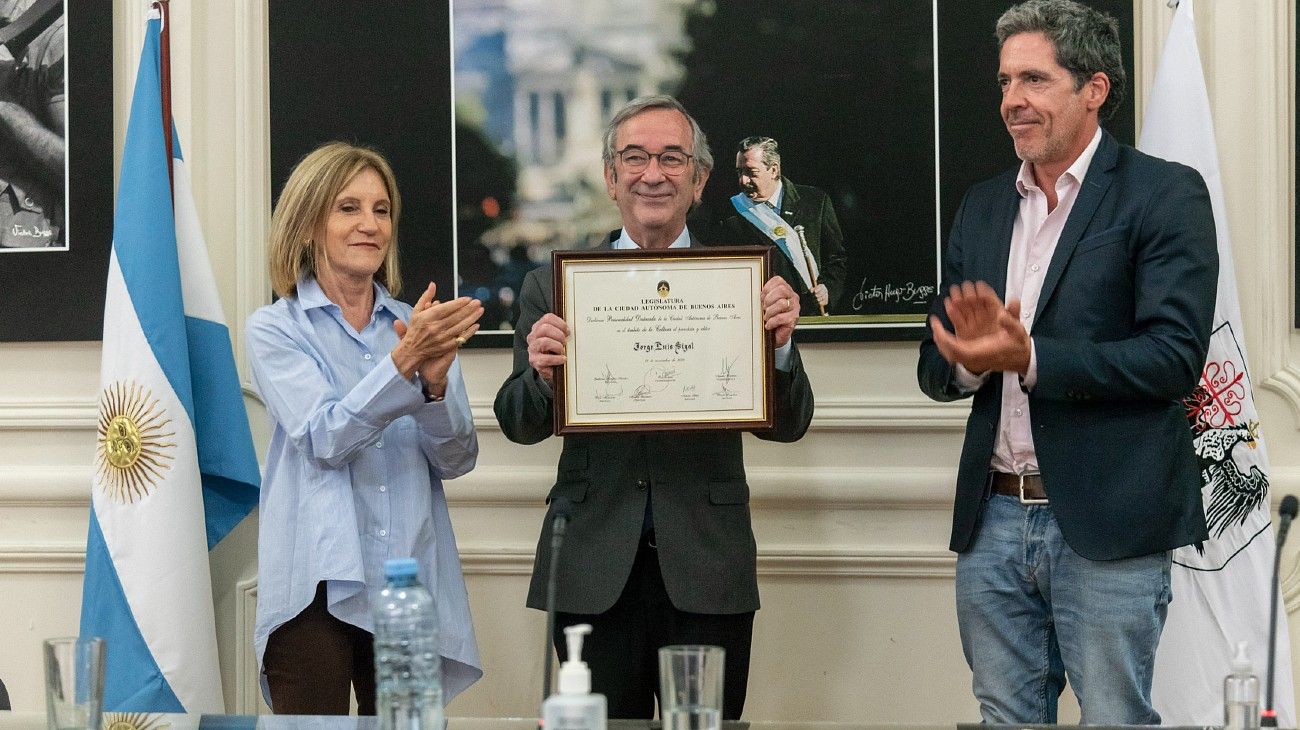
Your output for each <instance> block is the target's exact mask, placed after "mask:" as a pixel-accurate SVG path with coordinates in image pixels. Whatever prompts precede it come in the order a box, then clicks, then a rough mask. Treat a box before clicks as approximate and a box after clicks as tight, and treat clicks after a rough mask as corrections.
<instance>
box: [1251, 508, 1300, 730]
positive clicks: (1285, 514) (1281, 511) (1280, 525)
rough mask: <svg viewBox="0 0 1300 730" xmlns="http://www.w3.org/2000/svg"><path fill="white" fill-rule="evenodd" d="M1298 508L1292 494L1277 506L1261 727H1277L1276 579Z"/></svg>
mask: <svg viewBox="0 0 1300 730" xmlns="http://www.w3.org/2000/svg"><path fill="white" fill-rule="evenodd" d="M1298 510H1300V500H1297V499H1296V498H1295V495H1293V494H1288V495H1286V496H1285V497H1283V498H1282V504H1281V505H1280V506H1279V507H1278V508H1277V515H1278V520H1277V549H1276V551H1274V554H1273V590H1272V591H1271V598H1270V601H1269V604H1268V683H1267V684H1265V685H1264V709H1263V710H1262V711H1261V712H1260V713H1259V724H1260V725H1261V726H1263V727H1277V710H1274V709H1273V669H1274V666H1275V664H1276V662H1277V589H1278V585H1277V580H1278V572H1279V569H1280V568H1281V565H1282V545H1283V544H1284V543H1285V542H1286V533H1287V531H1288V530H1290V529H1291V520H1294V519H1295V516H1296V512H1297V511H1298Z"/></svg>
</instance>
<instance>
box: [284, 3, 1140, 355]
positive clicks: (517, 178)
mask: <svg viewBox="0 0 1300 730" xmlns="http://www.w3.org/2000/svg"><path fill="white" fill-rule="evenodd" d="M1010 4H1011V2H1010V0H810V1H809V2H802V3H791V2H789V1H788V0H605V1H604V2H600V3H590V2H581V1H580V0H548V1H547V2H542V1H541V0H448V2H446V3H442V2H434V3H428V2H422V1H420V0H400V1H399V2H395V3H392V4H391V5H387V6H386V9H385V12H383V13H376V12H373V11H372V9H371V8H370V7H369V6H361V7H358V8H351V7H347V4H341V5H342V7H332V8H331V10H330V12H328V13H322V12H320V9H319V7H317V6H316V5H315V4H313V3H310V2H308V1H307V0H277V2H276V3H273V4H272V5H271V6H270V13H271V82H272V83H271V107H272V120H271V122H272V124H271V128H272V141H271V147H272V155H273V164H272V176H273V180H272V182H273V186H274V187H276V188H277V189H278V186H279V185H282V184H283V180H284V177H285V176H287V174H288V170H289V169H290V168H291V167H292V164H293V163H294V162H296V160H297V159H299V158H300V157H301V156H302V155H303V154H305V153H306V152H307V151H309V150H310V149H312V148H313V147H315V146H316V145H317V144H320V143H321V142H324V141H326V140H328V139H333V138H340V137H341V138H344V139H348V140H351V141H357V142H362V143H366V144H372V145H374V146H376V147H378V148H379V149H380V150H381V151H383V152H385V153H386V154H388V156H389V158H390V159H391V160H392V161H393V164H394V167H395V169H396V171H397V175H398V179H399V183H400V184H401V186H402V194H403V200H404V206H403V220H402V222H401V228H402V234H401V236H402V244H401V246H402V263H403V270H404V278H405V280H406V281H407V287H406V289H407V291H408V292H411V291H415V292H418V291H422V290H423V288H424V285H425V282H427V281H430V280H432V281H435V282H436V283H437V284H438V287H439V291H440V292H444V293H445V292H449V291H454V292H456V293H458V294H462V295H469V296H473V297H475V298H477V299H479V300H481V301H482V302H483V304H484V308H485V314H484V320H483V329H482V330H481V331H480V333H479V334H478V335H477V336H475V337H474V338H473V339H472V340H471V341H470V342H471V345H473V346H485V345H486V346H494V345H495V346H509V345H510V344H511V342H512V334H513V324H514V321H515V319H516V318H517V316H518V303H517V297H518V292H519V286H520V284H521V283H522V281H523V278H524V276H525V275H526V274H527V272H528V271H529V270H531V269H533V268H536V267H537V266H540V265H542V264H543V263H544V262H546V261H548V260H549V257H550V253H551V252H552V251H555V250H584V249H589V248H592V247H594V246H598V245H600V244H602V243H604V242H605V241H608V240H609V236H610V235H611V233H614V232H616V231H617V229H618V228H619V218H618V213H617V209H616V208H615V207H614V204H613V202H612V201H611V200H610V199H609V197H608V195H607V192H606V189H605V184H604V180H603V177H602V168H601V161H600V160H601V145H602V140H601V132H602V129H603V127H604V125H605V123H606V122H607V120H608V119H609V118H610V117H611V116H612V115H613V113H614V112H615V111H617V109H618V108H619V107H620V106H621V105H622V104H624V103H626V102H627V101H628V100H630V99H632V98H635V97H637V96H641V95H645V94H652V93H668V94H672V95H674V96H676V97H677V98H678V99H679V100H680V101H681V102H682V103H683V104H684V106H685V107H686V108H687V109H688V110H689V111H690V112H691V113H692V115H693V116H694V117H696V119H697V120H698V121H699V123H700V125H701V127H702V128H703V130H704V132H705V135H706V136H707V137H708V139H709V142H710V146H711V148H712V152H713V158H714V167H713V169H712V172H711V174H710V177H709V180H708V184H707V185H706V187H705V190H704V193H703V195H702V200H701V203H700V205H699V206H698V207H697V209H696V210H694V211H693V212H692V216H691V219H690V221H689V222H688V225H689V226H690V228H691V231H692V233H693V234H695V235H696V237H697V238H700V239H702V240H703V241H704V242H706V243H714V244H719V245H751V244H755V243H763V242H765V241H767V240H768V239H770V238H773V236H768V239H765V238H763V237H762V236H763V233H762V232H761V231H760V230H759V227H758V224H753V223H752V222H751V221H749V219H748V218H747V217H746V216H745V211H743V210H741V208H740V207H737V204H738V203H739V204H740V205H741V206H742V207H745V204H744V200H743V198H746V197H749V198H750V199H751V200H752V199H753V198H754V197H755V196H753V195H748V196H747V195H746V193H747V192H752V191H750V190H748V189H747V186H748V187H752V186H750V185H749V183H748V182H747V181H746V180H745V178H743V177H742V175H741V174H740V172H741V171H740V170H739V169H738V165H737V163H738V162H743V161H744V160H743V159H738V147H739V145H740V143H741V141H742V140H745V139H747V138H766V139H771V140H774V141H775V143H776V148H777V151H778V153H779V156H780V167H779V169H780V175H781V178H782V189H783V190H784V191H787V192H785V193H783V196H784V199H783V201H782V210H781V211H780V214H781V217H782V221H772V222H771V225H770V226H768V228H767V230H768V231H769V232H772V233H773V234H776V233H777V231H776V229H777V228H783V229H785V230H784V231H783V234H784V235H783V236H777V237H783V238H784V239H785V243H786V244H788V249H789V250H790V251H791V252H792V253H791V254H790V255H789V256H788V257H786V258H785V259H784V261H788V262H789V265H786V264H785V263H783V259H781V258H778V259H777V265H776V266H775V267H774V269H775V270H776V271H777V272H778V273H782V275H783V276H786V277H787V278H790V279H794V278H795V277H799V278H800V279H803V278H804V276H805V274H804V272H805V271H806V272H807V275H808V280H807V281H798V282H796V281H792V282H791V283H792V285H794V286H795V288H796V290H801V289H803V290H807V291H808V292H809V293H811V292H812V289H813V287H812V286H811V285H813V284H820V285H822V286H823V287H824V291H823V296H822V297H821V298H818V297H803V299H804V302H803V303H804V306H803V307H801V310H802V313H803V314H804V317H803V318H802V319H801V322H800V326H799V329H798V331H797V333H796V337H797V338H799V339H800V340H802V341H827V340H907V339H916V338H919V337H920V335H921V333H922V332H923V326H924V322H925V315H926V312H927V310H928V307H929V305H930V303H931V302H932V301H933V299H934V298H935V297H936V296H937V295H939V292H938V288H939V276H940V262H941V258H942V250H943V244H944V241H945V239H946V235H947V228H948V225H949V223H950V221H951V219H952V216H953V215H954V213H955V211H956V208H957V206H958V204H959V202H960V197H961V195H962V193H963V192H964V191H965V189H966V188H967V187H968V186H969V185H971V184H972V183H974V182H977V181H979V180H982V179H984V178H987V177H990V176H992V175H995V174H997V173H998V172H1001V171H1002V170H1005V169H1006V168H1008V167H1010V166H1012V165H1014V164H1017V160H1016V158H1015V155H1014V151H1013V148H1012V145H1011V142H1010V139H1009V138H1008V136H1007V133H1006V130H1005V128H1004V127H1003V125H1002V122H1001V119H1000V117H999V113H998V105H999V92H998V88H997V85H996V81H995V79H996V74H997V62H998V59H997V56H998V52H997V46H996V40H995V39H994V37H993V26H994V22H995V21H996V19H997V17H998V15H1000V14H1001V12H1003V11H1004V10H1005V9H1006V8H1007V7H1009V6H1010ZM1093 4H1094V5H1096V6H1098V7H1100V8H1102V9H1104V10H1106V11H1107V12H1110V13H1111V14H1113V15H1115V16H1116V17H1117V19H1118V20H1119V22H1120V25H1121V27H1123V28H1131V27H1132V15H1133V13H1132V7H1131V3H1126V2H1125V1H1124V0H1098V1H1097V2H1095V3H1093ZM340 27H346V28H348V29H349V32H348V33H346V34H341V33H338V32H337V29H338V28H340ZM1124 43H1125V58H1126V60H1127V61H1128V63H1129V68H1130V73H1131V67H1132V38H1131V36H1129V37H1127V38H1125V39H1124ZM363 47H364V48H366V49H367V54H366V59H365V63H364V64H358V63H355V62H354V61H355V60H356V59H355V58H354V56H355V55H356V49H358V48H363ZM350 59H351V60H350ZM322 68H328V69H330V73H328V74H324V73H321V72H320V69H322ZM1108 129H1109V130H1110V131H1111V132H1112V133H1114V134H1115V135H1116V137H1117V138H1118V139H1119V140H1120V141H1122V142H1129V143H1131V142H1132V140H1133V136H1134V135H1133V114H1132V102H1131V100H1126V102H1125V104H1124V105H1123V106H1122V107H1121V109H1120V110H1119V112H1118V114H1117V115H1116V116H1115V117H1114V118H1113V120H1112V121H1111V122H1110V123H1109V125H1108ZM737 197H739V198H742V199H741V200H736V199H737ZM791 200H797V201H802V203H803V207H804V208H807V207H810V206H809V203H810V202H812V203H815V205H814V206H811V207H814V208H815V210H816V213H815V214H811V213H808V212H807V211H805V210H801V209H800V206H798V205H795V206H794V207H793V208H790V215H788V216H787V215H786V207H787V204H789V203H790V201H791ZM786 224H788V225H786ZM798 226H802V227H803V229H804V234H805V241H800V243H803V242H806V243H807V244H808V252H807V253H806V254H805V256H804V257H803V258H804V259H805V260H804V261H803V262H802V264H801V263H800V262H799V261H797V260H796V259H797V258H798V257H797V256H796V255H795V253H794V252H796V251H798V252H802V246H799V247H796V246H795V245H794V243H795V241H796V239H797V238H798V233H797V231H796V230H794V229H795V228H796V227H798ZM836 233H838V235H836ZM768 245H775V242H774V241H770V242H768ZM780 255H781V256H786V254H784V253H782V254H780ZM821 299H824V300H825V301H824V303H822V301H821ZM823 308H824V309H825V310H826V311H825V315H823V314H822V312H821V309H823Z"/></svg>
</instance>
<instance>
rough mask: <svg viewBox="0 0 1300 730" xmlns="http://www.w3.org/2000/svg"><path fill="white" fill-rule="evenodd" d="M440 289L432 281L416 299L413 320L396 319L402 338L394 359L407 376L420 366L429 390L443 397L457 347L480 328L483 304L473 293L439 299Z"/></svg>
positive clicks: (419, 368)
mask: <svg viewBox="0 0 1300 730" xmlns="http://www.w3.org/2000/svg"><path fill="white" fill-rule="evenodd" d="M437 292H438V287H437V285H435V284H433V283H430V284H429V286H428V287H427V288H426V289H425V290H424V293H423V294H421V295H420V299H419V300H418V301H417V302H416V303H415V307H414V310H413V311H412V312H411V321H410V322H409V323H404V322H402V321H401V320H398V321H396V322H393V329H394V331H396V332H397V337H398V339H399V342H398V343H397V347H396V348H394V350H393V362H394V364H396V365H397V366H398V369H399V370H401V371H402V374H403V375H404V376H406V377H410V375H411V373H412V372H415V371H417V370H418V372H419V373H420V379H421V380H423V381H424V385H425V391H426V393H427V394H428V395H431V396H433V397H435V398H440V397H442V395H443V394H444V393H445V392H446V390H447V372H448V370H450V369H451V364H452V362H454V361H455V360H456V351H457V350H459V349H460V347H461V345H464V344H465V342H466V341H467V340H469V338H471V337H473V336H474V334H475V333H477V332H478V329H479V324H478V320H479V317H482V316H483V305H482V303H480V302H479V301H478V300H477V299H473V298H471V297H459V298H456V299H452V300H451V301H447V302H439V301H436V300H435V299H434V297H435V296H436V295H437ZM399 360H400V362H399ZM404 366H405V367H404ZM407 368H409V369H407Z"/></svg>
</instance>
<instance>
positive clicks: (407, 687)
mask: <svg viewBox="0 0 1300 730" xmlns="http://www.w3.org/2000/svg"><path fill="white" fill-rule="evenodd" d="M384 577H385V578H386V579H387V581H388V582H387V584H386V585H385V586H384V589H383V590H381V591H380V592H379V595H378V596H377V597H376V599H375V605H374V612H375V695H376V705H377V711H378V713H379V727H380V730H443V725H444V723H443V715H442V659H441V658H439V656H438V612H437V609H436V607H435V606H434V603H433V596H431V595H430V594H429V590H428V589H427V588H425V587H424V586H422V585H420V581H419V579H418V578H417V577H416V564H415V561H414V560H413V559H411V558H399V559H397V560H389V561H387V562H385V563H384Z"/></svg>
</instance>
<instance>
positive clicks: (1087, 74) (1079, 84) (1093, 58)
mask: <svg viewBox="0 0 1300 730" xmlns="http://www.w3.org/2000/svg"><path fill="white" fill-rule="evenodd" d="M1020 33H1042V34H1043V35H1045V36H1047V39H1048V40H1050V41H1051V42H1052V46H1053V47H1054V48H1055V49H1056V62H1057V63H1058V64H1060V65H1061V66H1062V67H1063V68H1065V69H1066V70H1067V71H1069V72H1070V74H1071V75H1072V76H1074V89H1075V91H1078V90H1079V89H1081V88H1083V85H1084V84H1086V83H1087V82H1088V80H1089V79H1091V78H1092V75H1093V74H1095V73H1097V72H1101V73H1104V74H1106V77H1107V78H1109V79H1110V94H1109V95H1108V96H1107V97H1106V101H1105V102H1104V103H1103V104H1102V105H1101V109H1100V110H1099V111H1098V116H1100V117H1101V118H1102V119H1109V118H1110V117H1111V115H1112V114H1114V113H1115V109H1116V108H1117V107H1118V106H1119V104H1120V102H1121V101H1123V100H1124V87H1125V86H1126V80H1125V74H1124V58H1123V56H1122V54H1121V53H1120V45H1119V22H1117V21H1116V20H1115V18H1113V17H1111V16H1110V15H1108V14H1106V13H1103V12H1101V11H1099V10H1094V9H1092V8H1090V7H1087V6H1085V5H1081V4H1079V3H1077V2H1075V1H1074V0H1027V2H1023V3H1020V4H1019V5H1016V6H1014V7H1012V8H1010V9H1009V10H1007V11H1006V12H1005V13H1003V14H1002V17H1000V18H998V23H997V29H996V34H997V38H998V48H1001V47H1002V45H1003V44H1004V43H1006V41H1007V39H1008V38H1010V37H1011V36H1013V35H1019V34H1020Z"/></svg>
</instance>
